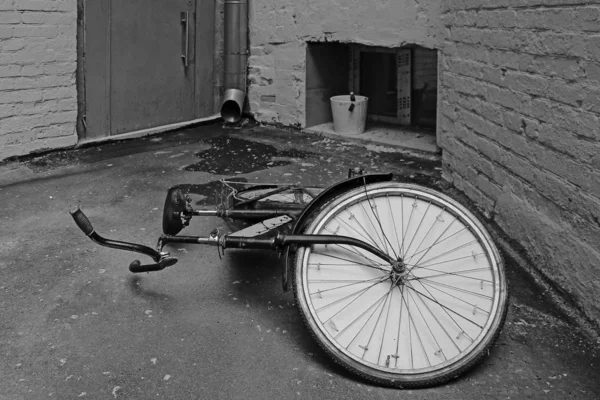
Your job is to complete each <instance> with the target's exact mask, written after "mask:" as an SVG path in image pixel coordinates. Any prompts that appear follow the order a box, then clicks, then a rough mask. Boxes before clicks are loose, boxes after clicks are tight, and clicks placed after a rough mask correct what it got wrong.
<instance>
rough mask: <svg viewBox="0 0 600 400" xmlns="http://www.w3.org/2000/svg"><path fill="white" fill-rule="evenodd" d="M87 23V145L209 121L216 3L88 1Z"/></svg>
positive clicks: (206, 0)
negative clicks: (105, 138) (111, 137)
mask: <svg viewBox="0 0 600 400" xmlns="http://www.w3.org/2000/svg"><path fill="white" fill-rule="evenodd" d="M197 3H198V4H197ZM84 23H85V28H86V29H85V45H84V46H85V70H84V74H85V103H86V113H85V114H86V132H85V134H84V135H83V136H84V138H85V139H92V138H95V137H102V136H108V135H117V134H121V133H128V132H135V131H139V130H143V129H148V128H156V127H161V126H164V125H170V124H173V123H178V122H185V121H190V120H194V119H196V118H201V117H206V116H208V115H210V114H212V65H213V33H214V2H213V1H210V0H86V3H85V22H84Z"/></svg>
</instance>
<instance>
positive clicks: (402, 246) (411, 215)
mask: <svg viewBox="0 0 600 400" xmlns="http://www.w3.org/2000/svg"><path fill="white" fill-rule="evenodd" d="M414 200H415V201H414V202H413V204H412V206H411V210H410V215H409V216H408V222H407V223H406V231H405V230H404V228H403V229H402V245H401V250H400V253H401V256H402V258H406V252H405V251H404V240H405V239H406V234H407V233H408V228H410V221H412V217H413V214H414V213H415V208H417V207H418V205H417V198H416V197H415V199H414ZM402 211H404V207H402ZM402 221H404V217H403V218H402Z"/></svg>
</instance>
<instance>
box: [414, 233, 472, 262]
mask: <svg viewBox="0 0 600 400" xmlns="http://www.w3.org/2000/svg"><path fill="white" fill-rule="evenodd" d="M476 242H477V239H474V240H472V241H470V242H468V243H465V244H461V245H460V246H457V247H455V248H453V249H451V250H448V251H445V252H443V253H442V254H438V255H437V256H435V257H432V258H429V259H428V260H426V261H423V264H425V263H428V262H430V261H433V260H436V259H438V258H440V257H443V256H447V255H448V254H450V253H454V252H455V251H456V250H460V249H464V248H465V247H467V246H470V245H472V244H473V243H476ZM416 266H418V265H415V267H416Z"/></svg>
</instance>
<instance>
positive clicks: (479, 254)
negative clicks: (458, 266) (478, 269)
mask: <svg viewBox="0 0 600 400" xmlns="http://www.w3.org/2000/svg"><path fill="white" fill-rule="evenodd" d="M484 254H485V253H477V254H471V255H469V256H463V257H457V258H453V259H451V260H446V261H439V262H436V263H433V264H429V265H427V266H421V265H413V266H411V268H410V269H409V270H408V272H412V270H413V269H421V268H429V267H431V266H434V265H440V264H446V263H449V262H453V261H458V260H464V259H465V258H471V257H478V256H482V255H484ZM436 258H437V257H436Z"/></svg>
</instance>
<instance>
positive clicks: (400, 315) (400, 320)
mask: <svg viewBox="0 0 600 400" xmlns="http://www.w3.org/2000/svg"><path fill="white" fill-rule="evenodd" d="M396 287H397V288H398V291H399V292H400V314H399V317H398V335H397V336H396V354H394V359H395V361H396V362H395V365H394V367H395V368H398V358H399V357H400V354H399V351H400V331H401V329H402V309H403V308H404V285H401V286H396Z"/></svg>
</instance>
